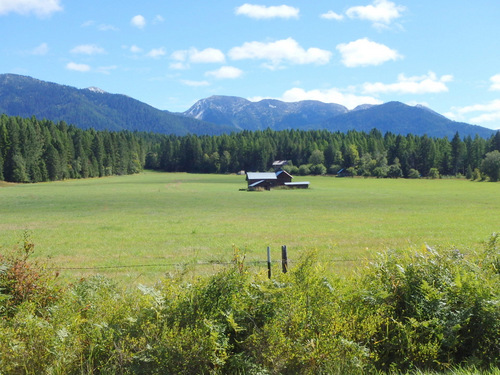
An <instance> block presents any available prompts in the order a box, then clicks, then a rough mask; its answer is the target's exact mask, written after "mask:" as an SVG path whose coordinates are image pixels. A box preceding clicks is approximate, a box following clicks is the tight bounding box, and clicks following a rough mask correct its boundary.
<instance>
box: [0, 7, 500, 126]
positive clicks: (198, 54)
mask: <svg viewBox="0 0 500 375" xmlns="http://www.w3.org/2000/svg"><path fill="white" fill-rule="evenodd" d="M499 20H500V2H498V0H475V1H466V0H439V1H436V0H412V1H404V0H395V1H390V0H331V1H323V0H314V1H305V0H301V1H299V0H289V1H287V0H284V1H278V2H271V1H259V2H245V1H234V0H217V1H206V0H169V1H167V0H146V1H144V2H139V1H130V0H121V1H114V0H99V1H96V0H86V1H74V0H73V1H70V0H0V35H2V38H1V39H2V41H1V43H0V73H15V74H22V75H27V76H31V77H34V78H38V79H41V80H44V81H50V82H55V83H59V84H64V85H69V86H74V87H78V88H85V87H90V86H95V87H99V88H101V89H103V90H105V91H107V92H110V93H118V94H125V95H128V96H130V97H133V98H135V99H138V100H141V101H143V102H145V103H148V104H150V105H152V106H154V107H156V108H159V109H164V110H169V111H172V112H183V111H185V110H187V109H188V108H189V107H190V106H191V105H193V104H194V103H195V102H196V101H197V100H199V99H202V98H206V97H209V96H211V95H232V96H240V97H244V98H247V99H250V100H259V99H262V98H275V99H280V100H284V101H299V100H305V99H313V100H321V101H324V102H332V103H338V104H342V105H345V106H346V107H348V108H349V109H352V108H354V107H356V106H357V105H360V104H364V103H371V104H376V103H384V102H388V101H393V100H397V101H401V102H404V103H407V104H410V105H415V104H423V105H426V106H428V107H429V108H431V109H433V110H435V111H437V112H439V113H441V114H444V115H445V116H447V117H449V118H450V119H453V120H457V121H465V122H469V123H472V124H477V125H481V126H485V127H488V128H492V129H499V128H500V39H499V37H500V22H499Z"/></svg>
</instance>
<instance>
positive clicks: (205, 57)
mask: <svg viewBox="0 0 500 375" xmlns="http://www.w3.org/2000/svg"><path fill="white" fill-rule="evenodd" d="M188 56H189V62H192V63H195V64H203V63H223V62H224V61H226V57H225V56H224V54H223V53H222V52H221V51H220V50H218V49H215V48H205V49H204V50H202V51H198V50H197V49H196V48H191V49H190V50H189V51H188Z"/></svg>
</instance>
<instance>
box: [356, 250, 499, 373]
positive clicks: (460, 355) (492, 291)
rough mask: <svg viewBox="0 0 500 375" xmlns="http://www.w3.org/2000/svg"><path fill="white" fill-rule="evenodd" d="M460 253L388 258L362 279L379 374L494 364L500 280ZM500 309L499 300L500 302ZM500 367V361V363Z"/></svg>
mask: <svg viewBox="0 0 500 375" xmlns="http://www.w3.org/2000/svg"><path fill="white" fill-rule="evenodd" d="M488 272H489V271H487V270H485V269H483V268H482V267H481V266H480V264H478V263H476V262H474V261H471V260H469V259H468V258H467V257H466V256H465V255H464V254H462V253H460V252H459V251H458V250H455V249H451V250H442V251H439V252H438V251H436V250H433V249H431V248H428V247H427V248H423V249H422V250H420V251H415V252H413V253H402V252H390V253H388V254H386V255H384V256H382V257H381V259H380V260H379V261H378V262H377V263H375V264H374V265H373V266H372V268H371V270H370V272H368V273H367V275H366V276H365V278H364V282H363V285H364V287H363V288H362V292H361V293H360V294H359V297H360V300H359V301H363V302H365V303H367V305H368V306H370V307H369V308H368V309H367V310H366V315H365V319H368V320H369V321H372V322H373V321H374V322H377V325H378V329H377V330H376V333H375V334H374V335H373V337H372V338H371V339H370V340H369V341H368V342H369V347H370V349H371V350H372V351H373V353H374V360H375V364H376V366H377V367H378V368H379V369H382V370H391V369H393V368H394V367H396V368H397V369H398V370H407V369H411V368H426V369H436V370H442V369H444V368H446V367H447V366H449V365H450V364H451V365H458V364H464V363H472V364H474V365H478V364H479V365H483V366H488V365H489V364H491V363H495V362H496V361H497V359H498V348H499V347H500V336H499V335H498V332H499V330H500V310H499V309H498V306H497V305H496V304H495V303H492V302H493V301H498V299H499V292H498V290H499V287H500V285H499V280H498V278H496V279H495V278H491V277H490V276H489V275H488ZM497 303H498V302H497ZM497 364H498V363H497Z"/></svg>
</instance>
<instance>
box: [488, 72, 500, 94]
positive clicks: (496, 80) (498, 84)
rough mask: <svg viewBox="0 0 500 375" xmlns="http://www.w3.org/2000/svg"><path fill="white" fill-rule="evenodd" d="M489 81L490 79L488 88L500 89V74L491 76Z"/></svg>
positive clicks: (492, 89)
mask: <svg viewBox="0 0 500 375" xmlns="http://www.w3.org/2000/svg"><path fill="white" fill-rule="evenodd" d="M490 81H491V86H490V90H491V91H500V74H495V75H494V76H493V77H491V78H490Z"/></svg>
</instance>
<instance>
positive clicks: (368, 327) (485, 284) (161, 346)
mask: <svg viewBox="0 0 500 375" xmlns="http://www.w3.org/2000/svg"><path fill="white" fill-rule="evenodd" d="M25 246H26V247H25V248H23V249H22V251H21V253H19V255H18V258H17V259H18V260H22V261H23V262H28V258H27V257H26V256H25V254H27V253H28V255H29V253H30V252H31V251H32V248H31V245H30V242H29V241H25ZM23 252H24V253H23ZM499 259H500V253H499V246H498V235H496V234H494V235H493V236H492V237H491V239H490V240H489V241H488V242H487V243H486V244H485V249H484V250H483V251H478V252H477V253H470V254H463V253H461V252H460V251H458V250H456V249H444V250H439V251H438V250H435V249H431V248H429V247H424V248H422V249H420V250H414V249H410V250H409V251H404V252H403V251H391V252H387V253H385V254H381V255H380V256H379V258H378V259H377V261H375V262H374V263H373V264H370V265H368V267H367V268H366V269H364V270H361V271H360V273H359V274H357V275H353V276H352V277H349V278H344V279H340V278H335V277H333V276H332V275H330V274H328V273H327V272H326V271H325V269H324V268H323V267H322V266H321V264H320V263H318V261H317V260H316V256H315V254H314V253H306V254H304V256H302V258H301V259H300V261H299V262H297V263H296V264H294V265H293V267H292V268H291V269H290V272H288V273H286V274H279V275H276V276H275V277H274V278H273V279H271V280H268V279H267V277H266V275H265V274H264V272H263V273H262V274H253V275H252V274H250V273H249V271H248V269H247V268H246V266H245V261H244V256H242V255H241V254H240V253H239V252H238V251H237V250H236V251H235V257H234V263H233V265H232V266H229V267H227V268H226V269H224V270H222V271H220V272H218V273H216V274H214V275H210V276H206V277H200V278H198V279H194V280H184V279H183V276H182V274H180V275H176V276H175V275H174V276H170V277H167V278H165V279H164V280H162V281H161V282H160V283H158V284H157V285H156V286H154V287H151V286H139V288H137V289H132V290H123V289H121V288H120V287H118V286H117V285H115V284H114V283H113V282H111V281H110V280H109V279H107V278H104V277H101V276H94V277H91V278H88V279H82V280H79V281H77V282H76V283H74V284H72V285H68V286H66V288H65V289H64V290H60V291H59V293H58V295H57V298H56V299H52V300H50V303H45V304H40V303H39V302H40V301H41V300H43V298H41V297H44V296H47V293H46V292H43V293H41V292H40V291H41V290H42V289H43V290H44V291H46V290H49V289H50V288H49V287H48V286H49V284H50V281H49V280H47V279H43V280H42V279H40V278H38V279H37V280H38V281H39V284H40V283H42V281H43V283H44V288H39V289H37V290H38V293H30V294H27V295H26V296H25V298H23V299H22V300H19V301H18V302H17V303H16V306H15V309H12V310H10V312H9V313H8V314H6V312H5V310H4V312H3V313H2V317H3V318H2V319H0V367H1V368H2V371H3V372H5V373H37V374H44V373H47V374H49V373H86V374H94V373H121V374H164V373H176V374H192V373H205V374H233V373H246V374H346V373H349V374H364V373H377V372H379V371H383V372H385V371H390V372H400V371H409V370H413V371H417V372H416V373H421V371H424V370H425V371H430V370H433V371H443V370H447V369H448V370H451V369H456V368H457V366H464V368H467V367H469V366H471V368H473V369H476V370H475V372H474V373H477V371H478V369H485V370H487V369H489V368H495V367H496V368H498V366H500V362H499V360H498V358H499V356H498V350H499V348H500V335H499V332H500V308H499V301H500V295H499V290H500V277H499V276H500V273H499V272H498V264H499ZM26 264H27V263H26ZM9 267H11V264H10V263H8V262H6V261H5V259H4V258H2V267H1V268H0V275H1V280H5V275H6V274H7V273H8V269H9ZM26 270H27V272H28V273H29V272H31V273H33V274H37V273H38V272H40V271H41V268H40V267H39V266H37V265H36V264H33V263H30V265H29V267H28V266H27V265H26ZM16 275H19V274H16ZM22 278H23V277H20V279H22ZM17 282H20V281H19V280H17ZM2 285H3V286H4V285H5V282H4V281H3V284H2ZM2 295H6V294H5V291H3V294H2ZM7 295H9V294H7ZM3 303H5V300H4V301H3ZM464 373H466V372H464ZM485 373H486V372H485Z"/></svg>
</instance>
